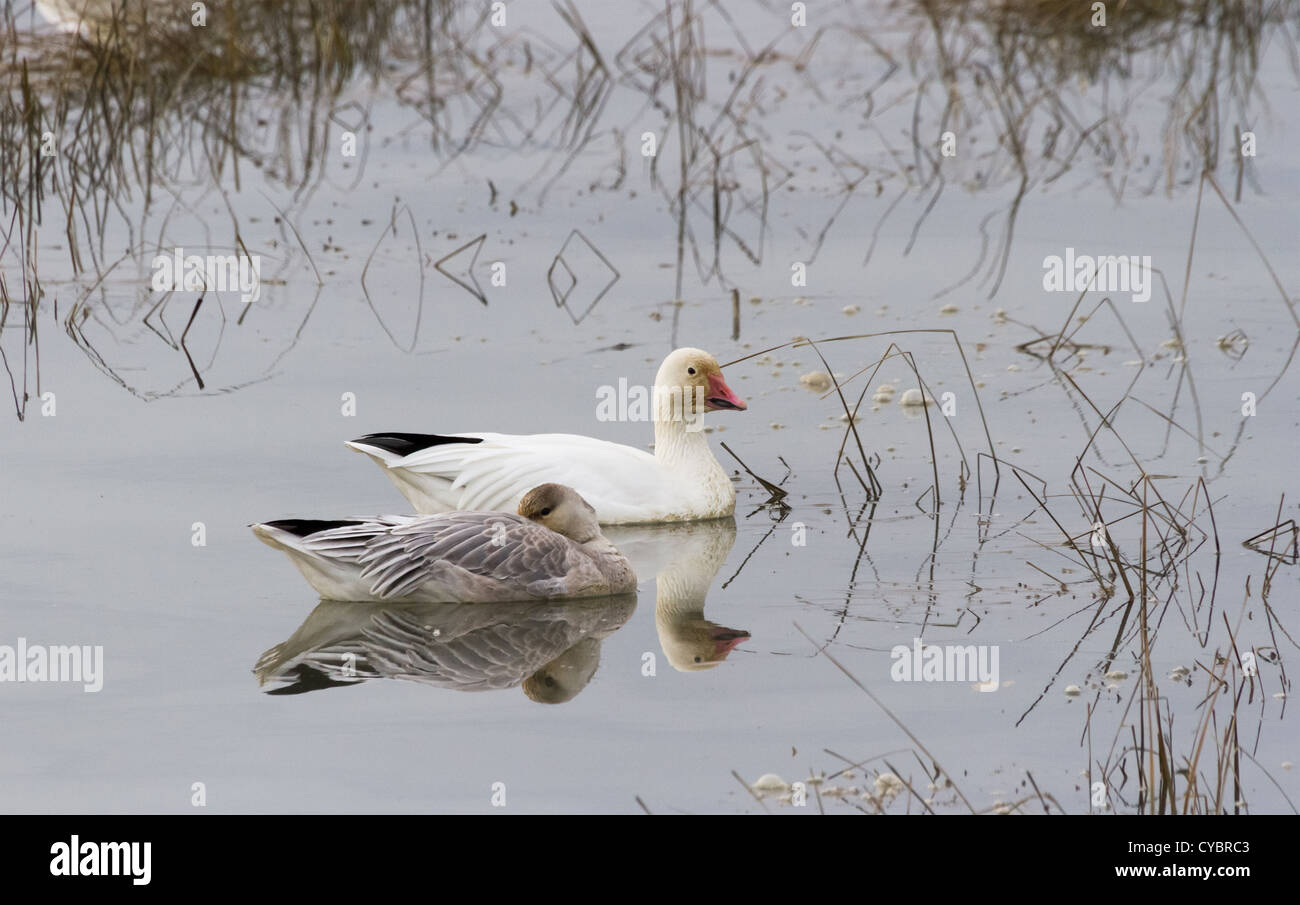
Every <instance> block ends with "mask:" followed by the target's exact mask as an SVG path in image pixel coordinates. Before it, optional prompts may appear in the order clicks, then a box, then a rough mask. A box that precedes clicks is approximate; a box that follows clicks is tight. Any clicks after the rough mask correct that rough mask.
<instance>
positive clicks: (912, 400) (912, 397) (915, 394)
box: [898, 387, 934, 408]
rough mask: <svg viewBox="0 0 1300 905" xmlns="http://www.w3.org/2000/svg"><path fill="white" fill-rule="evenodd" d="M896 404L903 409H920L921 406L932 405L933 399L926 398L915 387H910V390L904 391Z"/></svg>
mask: <svg viewBox="0 0 1300 905" xmlns="http://www.w3.org/2000/svg"><path fill="white" fill-rule="evenodd" d="M898 404H899V405H901V406H903V408H921V407H922V406H927V405H934V399H932V398H931V397H929V396H926V395H925V394H923V393H922V392H921V391H920V390H918V389H917V388H916V387H912V388H911V389H910V390H906V391H904V393H903V395H902V397H901V398H900V399H899V400H898Z"/></svg>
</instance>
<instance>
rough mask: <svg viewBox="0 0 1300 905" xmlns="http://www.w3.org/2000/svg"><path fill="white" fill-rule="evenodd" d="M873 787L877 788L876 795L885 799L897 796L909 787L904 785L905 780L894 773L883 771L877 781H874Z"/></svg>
mask: <svg viewBox="0 0 1300 905" xmlns="http://www.w3.org/2000/svg"><path fill="white" fill-rule="evenodd" d="M872 787H873V788H874V789H875V792H876V797H878V798H880V799H881V800H883V801H889V800H891V799H893V798H897V797H898V795H899V793H900V792H902V791H903V789H905V788H907V787H906V786H904V785H903V781H902V780H901V779H899V778H898V777H897V776H895V775H894V774H893V773H881V774H880V775H879V776H877V777H876V781H875V782H874V783H872Z"/></svg>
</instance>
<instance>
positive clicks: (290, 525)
mask: <svg viewBox="0 0 1300 905" xmlns="http://www.w3.org/2000/svg"><path fill="white" fill-rule="evenodd" d="M262 524H264V525H266V526H267V527H268V528H279V529H280V530H281V531H287V532H289V533H290V534H292V535H294V536H295V537H309V536H310V535H313V534H318V533H320V532H321V531H328V530H330V529H331V528H346V527H348V526H349V525H360V524H363V523H362V522H359V521H357V520H356V519H334V520H328V519H310V518H283V519H279V520H278V521H274V522H263V523H262Z"/></svg>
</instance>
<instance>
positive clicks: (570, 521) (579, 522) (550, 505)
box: [517, 484, 600, 544]
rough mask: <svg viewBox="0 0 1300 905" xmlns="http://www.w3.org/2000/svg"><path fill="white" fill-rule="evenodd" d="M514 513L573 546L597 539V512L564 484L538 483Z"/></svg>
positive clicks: (598, 535) (525, 495)
mask: <svg viewBox="0 0 1300 905" xmlns="http://www.w3.org/2000/svg"><path fill="white" fill-rule="evenodd" d="M517 511H518V512H519V514H520V515H522V516H523V517H524V518H526V519H530V520H532V521H534V522H537V524H539V525H545V526H546V527H547V528H550V529H551V530H552V531H554V532H555V533H557V534H563V535H564V536H565V537H567V538H568V539H569V540H571V541H573V542H574V543H579V544H585V543H587V541H589V540H592V539H594V538H597V537H600V523H599V522H598V521H597V520H596V510H595V509H593V508H591V504H590V503H588V502H587V501H586V500H584V499H583V498H582V497H581V496H580V495H579V494H578V491H576V490H574V489H573V488H572V487H566V486H565V485H564V484H539V485H538V486H536V487H534V488H533V489H532V490H530V491H528V492H527V493H526V494H524V497H523V499H521V500H520V501H519V509H518V510H517Z"/></svg>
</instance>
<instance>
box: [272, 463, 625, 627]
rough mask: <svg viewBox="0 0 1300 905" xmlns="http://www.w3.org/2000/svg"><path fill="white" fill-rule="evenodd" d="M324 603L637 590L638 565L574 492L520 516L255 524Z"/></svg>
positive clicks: (547, 488)
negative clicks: (611, 539)
mask: <svg viewBox="0 0 1300 905" xmlns="http://www.w3.org/2000/svg"><path fill="white" fill-rule="evenodd" d="M251 527H252V529H253V533H254V534H256V535H257V536H258V538H260V539H261V540H262V541H263V542H265V543H266V544H268V545H270V546H272V547H275V548H276V549H279V550H283V551H284V552H285V553H287V554H288V555H289V559H290V560H291V561H292V562H293V564H294V565H295V566H297V567H298V570H299V571H300V572H302V574H303V577H304V578H306V579H307V582H308V583H309V584H310V585H311V586H312V587H313V588H315V589H316V590H317V591H318V592H319V593H320V595H321V597H323V598H325V599H327V600H357V601H363V600H369V601H390V600H403V601H410V602H413V603H441V602H447V603H497V602H502V601H508V600H559V599H566V598H574V597H604V596H610V595H615V594H626V593H630V592H633V591H635V590H636V575H635V573H633V571H632V566H631V565H630V564H629V563H628V561H627V560H626V559H625V558H624V557H623V555H622V554H621V553H619V552H618V550H617V549H616V548H615V547H614V545H613V544H612V543H610V542H609V540H608V539H607V538H606V537H605V536H604V535H603V534H601V533H600V525H599V524H598V523H597V521H596V513H595V510H593V509H592V508H591V506H590V505H588V503H587V501H586V500H584V499H583V498H582V497H581V496H579V495H578V493H577V492H576V491H574V490H573V489H572V488H571V487H564V486H562V485H559V484H542V485H541V486H539V487H534V488H533V489H532V490H530V491H529V492H528V493H526V494H525V495H524V498H523V499H522V500H520V501H519V512H518V515H510V514H507V513H501V512H448V513H442V514H439V515H425V516H401V515H396V516H394V515H385V516H379V517H376V518H361V519H342V520H337V521H311V520H304V519H285V520H281V521H274V522H265V523H263V524H258V525H252V526H251Z"/></svg>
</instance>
